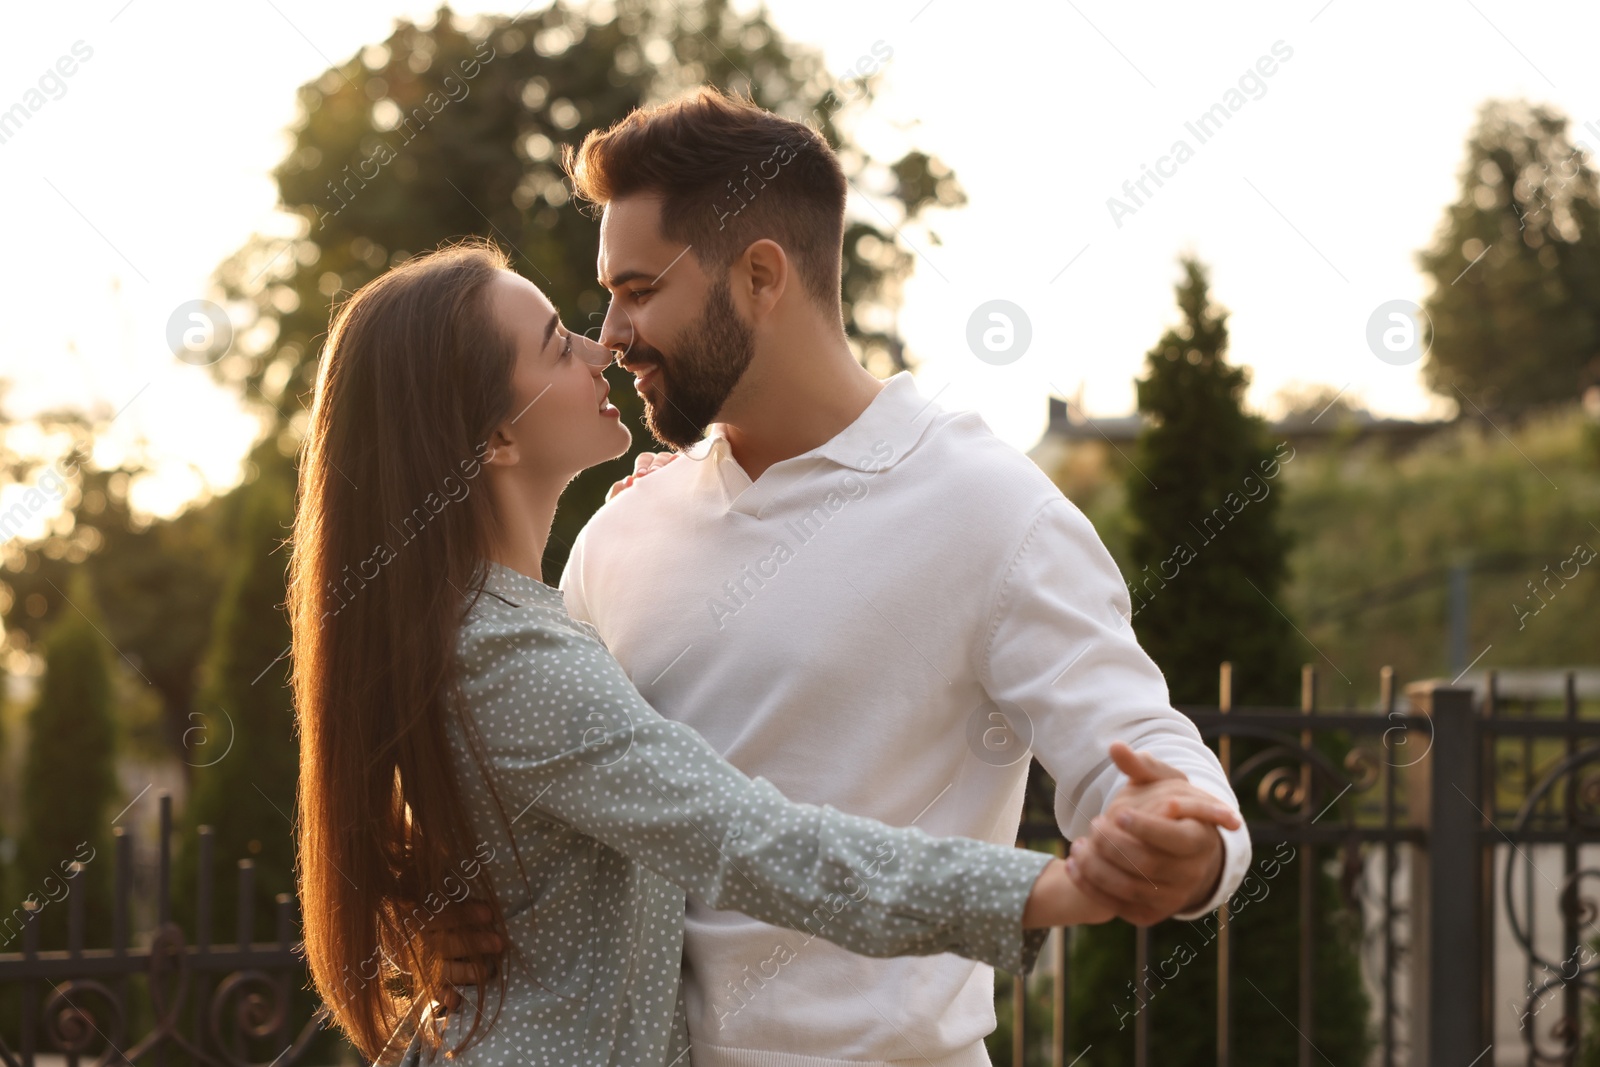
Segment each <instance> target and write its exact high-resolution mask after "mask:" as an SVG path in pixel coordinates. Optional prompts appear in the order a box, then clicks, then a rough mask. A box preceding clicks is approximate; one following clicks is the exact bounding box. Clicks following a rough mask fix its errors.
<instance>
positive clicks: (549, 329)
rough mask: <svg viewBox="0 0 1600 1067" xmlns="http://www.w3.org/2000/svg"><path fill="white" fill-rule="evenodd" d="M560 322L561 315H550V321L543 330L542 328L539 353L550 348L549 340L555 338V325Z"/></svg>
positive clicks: (552, 313)
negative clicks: (542, 335) (542, 337)
mask: <svg viewBox="0 0 1600 1067" xmlns="http://www.w3.org/2000/svg"><path fill="white" fill-rule="evenodd" d="M560 321H561V313H560V312H558V311H553V312H551V313H550V321H549V322H548V323H546V324H545V328H544V339H543V340H542V341H540V342H539V351H541V352H543V351H544V350H545V349H547V348H549V347H550V338H552V337H554V336H555V333H556V324H557V323H559V322H560Z"/></svg>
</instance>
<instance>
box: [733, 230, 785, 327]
mask: <svg viewBox="0 0 1600 1067" xmlns="http://www.w3.org/2000/svg"><path fill="white" fill-rule="evenodd" d="M735 266H736V267H737V268H738V269H737V270H735V271H733V272H731V273H732V274H733V276H734V277H736V278H737V279H738V281H737V283H736V284H735V286H734V288H735V290H736V291H735V293H734V300H735V302H736V303H742V304H745V305H746V306H747V307H748V309H749V311H750V314H751V317H752V318H758V319H759V318H762V317H764V316H765V315H766V314H767V313H768V312H770V311H771V310H772V309H773V307H775V306H776V305H777V303H778V301H779V300H780V299H782V297H783V294H784V290H786V289H787V288H788V286H789V257H788V255H787V254H785V252H784V251H783V246H782V245H780V244H778V242H776V241H774V240H772V239H771V238H768V237H763V238H762V239H761V240H759V241H756V242H755V243H753V244H752V245H750V247H749V248H746V249H745V250H744V254H743V255H742V256H740V257H739V262H738V263H737V264H735Z"/></svg>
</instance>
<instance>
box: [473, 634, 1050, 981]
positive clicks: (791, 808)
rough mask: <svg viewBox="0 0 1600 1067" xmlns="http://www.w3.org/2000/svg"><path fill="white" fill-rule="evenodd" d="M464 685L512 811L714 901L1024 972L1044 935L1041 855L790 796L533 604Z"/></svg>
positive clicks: (787, 922)
mask: <svg viewBox="0 0 1600 1067" xmlns="http://www.w3.org/2000/svg"><path fill="white" fill-rule="evenodd" d="M461 650H462V656H463V658H462V664H461V666H462V672H461V673H462V679H461V686H462V692H463V695H464V697H465V698H466V707H467V709H468V710H469V712H470V713H471V715H472V717H473V720H474V723H475V725H476V728H477V734H478V740H479V745H480V746H481V749H482V754H483V756H484V758H485V761H486V763H487V764H488V767H489V769H490V772H491V773H492V774H493V775H494V782H495V788H496V790H497V791H498V792H499V793H500V795H501V796H502V798H503V802H504V805H505V807H506V809H507V811H508V812H518V813H520V814H518V816H517V818H518V819H528V818H534V817H536V814H537V816H538V817H542V818H546V819H549V820H553V821H555V822H557V823H561V824H565V825H567V826H570V827H572V828H573V829H575V830H577V831H579V832H580V833H584V834H587V835H589V836H590V837H593V838H595V839H596V840H598V841H600V842H601V843H603V844H605V845H607V846H609V847H611V848H613V849H615V850H617V851H618V852H621V853H623V854H624V855H627V856H629V857H630V858H632V859H633V860H635V861H636V862H638V863H640V864H641V865H643V866H645V867H647V868H648V869H650V870H652V871H654V872H655V873H657V874H658V875H660V876H661V877H662V878H665V879H666V880H668V881H670V882H673V883H674V884H676V885H678V886H680V887H681V888H682V889H683V890H684V891H685V892H686V893H687V894H688V895H689V896H690V897H692V898H694V899H695V900H696V901H699V902H701V903H703V904H705V905H706V906H708V907H711V908H715V909H718V910H724V911H740V912H744V913H745V914H747V915H749V916H751V917H753V918H756V919H759V920H761V921H763V922H769V923H773V924H775V925H779V926H785V927H788V928H790V929H794V930H805V931H808V932H814V933H820V934H821V936H823V937H825V938H826V939H827V940H830V941H833V942H835V943H836V944H838V945H840V946H841V947H843V948H846V949H849V950H850V951H852V952H857V953H860V954H862V955H867V956H899V955H934V954H937V953H941V952H953V953H956V954H957V955H961V956H965V957H968V958H970V959H975V960H979V961H981V962H984V963H989V964H991V965H993V966H996V967H1000V968H1002V969H1004V970H1008V971H1011V972H1013V973H1017V974H1021V973H1026V972H1027V971H1028V970H1029V969H1030V968H1031V967H1032V966H1033V963H1034V960H1035V959H1036V957H1037V956H1038V953H1039V951H1040V949H1041V948H1042V946H1043V943H1044V940H1045V936H1046V934H1047V933H1048V931H1047V930H1044V929H1036V930H1024V929H1023V927H1022V910H1023V906H1024V904H1025V903H1026V901H1027V898H1028V894H1029V892H1030V890H1031V889H1032V887H1033V883H1034V880H1035V879H1036V878H1037V877H1038V875H1039V873H1040V872H1041V871H1042V870H1043V868H1044V867H1045V865H1046V864H1047V863H1048V862H1049V860H1050V858H1051V857H1050V856H1048V855H1047V854H1045V853H1041V852H1034V851H1030V850H1027V849H1021V848H1012V847H1007V846H1002V845H994V844H989V843H986V842H979V841H974V840H970V839H967V838H940V837H933V836H930V835H929V834H927V833H925V832H924V831H922V830H919V829H917V828H915V827H893V826H888V825H885V824H883V823H880V822H877V821H875V820H872V819H866V818H861V817H858V816H854V815H848V814H845V813H844V812H841V811H839V810H837V809H835V808H833V807H831V806H829V805H825V804H824V805H820V806H819V805H812V804H799V803H792V802H790V801H789V800H787V799H786V798H785V797H784V796H783V795H782V794H781V793H780V792H779V791H778V789H777V787H775V786H774V785H772V783H771V782H768V781H767V780H766V779H764V778H753V779H752V778H749V777H747V776H745V775H744V774H743V773H742V772H741V771H739V770H738V769H737V768H736V767H734V766H733V765H732V764H730V763H728V762H727V761H726V760H725V759H723V758H722V756H720V755H719V754H718V753H717V751H716V750H715V749H713V748H712V747H711V745H710V743H709V742H707V741H706V740H705V739H704V738H703V737H701V736H700V735H699V734H698V733H696V732H695V731H694V730H693V729H692V728H691V727H689V726H686V725H684V724H682V723H678V722H673V721H670V720H667V719H663V718H662V717H661V716H660V714H658V713H657V712H656V711H655V709H654V708H652V707H651V706H650V704H649V703H648V702H647V701H646V700H645V699H644V698H643V697H642V696H640V695H639V691H638V690H637V689H636V688H634V685H633V683H632V682H631V681H630V680H629V679H628V676H627V675H626V674H625V673H624V672H623V670H622V667H621V665H620V664H618V663H617V661H616V659H615V658H614V657H613V656H612V655H611V654H610V653H609V652H608V651H607V650H606V649H605V647H604V646H603V645H601V644H600V643H599V642H598V641H596V640H594V639H593V638H592V637H590V636H589V635H588V634H586V633H582V632H580V631H578V630H576V629H574V628H569V627H568V626H567V625H558V624H556V623H555V622H554V621H553V620H552V619H549V618H546V617H545V616H544V613H542V612H540V611H538V610H513V611H497V612H492V613H489V614H486V615H483V616H479V617H477V618H475V619H474V620H472V621H470V622H469V623H468V625H467V627H466V629H465V630H464V631H463V635H462V641H461Z"/></svg>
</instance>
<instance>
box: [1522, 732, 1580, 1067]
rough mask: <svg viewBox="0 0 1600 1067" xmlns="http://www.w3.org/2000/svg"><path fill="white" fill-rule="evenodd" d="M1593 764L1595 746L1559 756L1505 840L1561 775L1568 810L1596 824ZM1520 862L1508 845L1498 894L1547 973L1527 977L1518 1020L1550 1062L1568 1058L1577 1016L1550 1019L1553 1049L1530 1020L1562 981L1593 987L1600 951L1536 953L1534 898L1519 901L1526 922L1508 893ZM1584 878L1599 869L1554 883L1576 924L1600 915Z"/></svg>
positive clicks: (1531, 1045) (1540, 1057)
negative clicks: (1558, 956) (1561, 955)
mask: <svg viewBox="0 0 1600 1067" xmlns="http://www.w3.org/2000/svg"><path fill="white" fill-rule="evenodd" d="M1597 764H1600V748H1587V749H1584V750H1582V751H1580V752H1575V753H1573V754H1572V755H1570V756H1568V757H1566V758H1564V759H1562V760H1560V761H1559V762H1557V763H1556V764H1555V765H1554V766H1552V767H1551V768H1550V769H1549V770H1548V771H1546V772H1545V774H1544V775H1543V777H1541V778H1540V779H1539V782H1538V783H1537V784H1536V785H1535V786H1534V787H1533V788H1532V789H1530V790H1529V791H1528V795H1527V797H1526V798H1525V799H1524V800H1523V802H1522V806H1521V807H1520V808H1518V810H1517V815H1516V818H1515V820H1513V822H1512V825H1511V831H1510V833H1509V834H1508V835H1507V837H1508V839H1509V840H1512V841H1515V840H1516V838H1517V836H1518V834H1519V833H1521V832H1524V831H1526V830H1527V829H1528V828H1529V823H1530V822H1532V821H1534V820H1535V819H1536V818H1537V816H1538V814H1539V811H1540V806H1541V804H1543V803H1544V801H1545V798H1546V797H1547V796H1549V795H1551V793H1552V790H1554V788H1555V786H1556V784H1557V783H1559V782H1561V781H1563V780H1569V785H1568V788H1569V790H1571V792H1570V794H1569V798H1570V800H1571V802H1572V804H1571V810H1572V814H1573V816H1574V819H1575V820H1576V821H1577V822H1578V824H1579V825H1581V826H1584V827H1588V828H1596V827H1597V826H1600V820H1597V815H1600V765H1597ZM1519 863H1525V864H1527V865H1528V866H1529V868H1530V869H1534V868H1533V867H1532V864H1533V861H1532V859H1530V858H1529V857H1528V855H1527V853H1525V852H1523V851H1522V849H1520V848H1516V847H1513V848H1512V850H1511V853H1510V855H1509V856H1508V857H1507V860H1506V865H1505V871H1504V874H1503V876H1502V886H1501V896H1502V898H1503V899H1504V900H1505V906H1506V917H1507V919H1508V920H1509V925H1510V928H1511V936H1512V937H1513V938H1515V939H1516V941H1517V944H1518V945H1520V946H1521V947H1522V951H1523V952H1524V953H1525V954H1526V955H1527V958H1528V961H1529V962H1530V963H1531V964H1533V965H1535V966H1537V967H1539V968H1542V969H1543V970H1544V971H1545V972H1546V976H1545V977H1544V978H1543V979H1542V980H1541V981H1539V982H1538V983H1534V982H1533V981H1532V980H1531V979H1530V981H1529V985H1528V992H1527V996H1526V998H1525V999H1524V1002H1523V1007H1522V1011H1521V1013H1520V1015H1519V1021H1520V1024H1521V1025H1520V1027H1519V1029H1520V1031H1521V1033H1522V1036H1523V1041H1524V1042H1525V1043H1526V1044H1527V1046H1528V1050H1529V1053H1530V1055H1531V1056H1532V1057H1533V1058H1534V1059H1535V1060H1536V1061H1538V1062H1540V1063H1552V1064H1553V1063H1568V1062H1571V1058H1572V1056H1573V1055H1574V1054H1575V1052H1576V1051H1577V1048H1578V1040H1579V1034H1580V1033H1581V1031H1582V1025H1581V1020H1579V1019H1575V1018H1570V1017H1568V1015H1566V1014H1565V1013H1564V1014H1563V1015H1562V1017H1561V1018H1560V1019H1558V1020H1556V1021H1555V1022H1554V1023H1553V1024H1551V1026H1550V1031H1549V1032H1550V1037H1551V1038H1553V1039H1555V1040H1557V1041H1559V1042H1560V1045H1559V1047H1558V1048H1556V1049H1550V1048H1548V1047H1546V1046H1544V1045H1541V1043H1540V1038H1539V1034H1538V1029H1537V1027H1536V1026H1535V1025H1534V1022H1533V1020H1534V1019H1535V1017H1536V1016H1538V1015H1539V1013H1540V1012H1542V1011H1543V1010H1544V1002H1545V1000H1546V999H1547V998H1549V999H1555V998H1556V996H1557V995H1558V992H1560V991H1564V990H1565V989H1566V987H1567V986H1569V985H1576V986H1578V987H1579V989H1580V990H1582V989H1584V988H1585V987H1587V988H1589V989H1594V988H1597V983H1596V981H1595V980H1594V979H1593V978H1591V976H1592V975H1594V974H1595V972H1596V971H1600V956H1595V955H1594V954H1593V953H1589V954H1588V960H1587V962H1585V960H1584V959H1583V958H1582V957H1583V949H1584V946H1583V945H1582V944H1581V943H1580V944H1579V945H1578V948H1577V949H1576V950H1575V951H1574V952H1573V953H1572V954H1571V955H1569V956H1568V958H1567V959H1565V960H1563V961H1561V962H1559V963H1557V962H1553V961H1551V960H1549V959H1547V958H1546V957H1545V956H1544V955H1543V954H1542V953H1540V951H1539V950H1538V948H1537V947H1535V945H1534V944H1533V938H1532V936H1531V934H1530V932H1529V931H1530V930H1531V928H1532V925H1533V922H1532V919H1533V900H1532V898H1531V896H1530V898H1529V899H1528V900H1526V901H1524V904H1525V906H1526V907H1527V912H1528V914H1527V916H1526V919H1527V921H1526V922H1524V921H1523V917H1521V916H1519V915H1518V914H1517V908H1516V898H1515V897H1514V896H1513V895H1512V874H1513V872H1514V871H1515V870H1517V869H1518V865H1519ZM1541 877H1542V876H1541ZM1585 878H1600V869H1596V868H1593V867H1580V868H1578V869H1576V870H1574V871H1572V872H1571V873H1570V874H1568V875H1566V876H1565V877H1564V878H1563V879H1562V882H1561V885H1559V886H1556V887H1555V889H1556V902H1557V906H1558V907H1559V908H1560V910H1561V914H1562V916H1563V917H1564V918H1566V919H1568V920H1571V921H1572V922H1574V923H1575V924H1576V925H1578V926H1587V925H1590V924H1592V923H1593V922H1594V921H1595V919H1596V918H1597V917H1600V903H1597V901H1596V900H1595V898H1594V897H1592V896H1584V895H1583V893H1582V891H1581V887H1582V883H1583V880H1584V879H1585ZM1546 881H1548V879H1546ZM1574 957H1577V958H1574Z"/></svg>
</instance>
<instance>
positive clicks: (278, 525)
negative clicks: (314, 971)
mask: <svg viewBox="0 0 1600 1067" xmlns="http://www.w3.org/2000/svg"><path fill="white" fill-rule="evenodd" d="M252 460H253V462H254V464H255V465H256V467H257V469H258V472H259V473H258V476H257V477H256V479H255V480H254V481H253V482H251V483H250V484H248V485H246V486H245V487H244V488H243V490H242V501H241V507H240V508H239V510H238V512H237V514H236V516H235V521H236V523H237V527H236V533H235V536H234V537H233V538H232V540H233V543H234V545H235V552H234V569H233V573H232V574H231V575H230V576H229V578H228V583H227V586H226V587H225V589H224V591H223V594H222V599H221V601H220V602H219V603H218V605H217V614H216V622H215V624H214V626H213V628H212V644H211V648H210V650H209V652H208V654H207V658H206V663H205V667H204V670H203V678H202V681H201V688H200V695H199V698H198V699H197V701H196V704H197V709H198V710H197V711H196V713H195V718H194V724H193V726H192V727H191V728H190V729H189V731H188V732H187V733H186V734H185V739H184V758H185V759H186V760H187V761H188V762H189V763H190V765H191V766H193V767H194V768H195V771H194V792H193V794H192V796H191V798H190V801H189V804H188V809H187V812H186V816H185V818H184V820H183V824H184V830H183V841H182V843H181V846H180V849H179V857H180V859H179V863H178V864H177V867H176V871H175V875H174V882H173V889H174V898H175V900H176V901H177V902H178V907H176V908H175V909H174V914H176V915H181V916H190V917H192V915H193V912H194V908H193V905H192V902H193V900H194V894H195V885H196V878H197V872H198V868H197V864H196V859H197V857H196V851H197V850H196V848H195V847H194V844H195V840H196V838H195V833H196V829H197V828H198V827H199V826H210V827H211V828H212V830H213V832H214V833H215V835H216V836H215V841H216V846H215V860H214V862H215V867H214V869H213V872H212V874H213V877H214V882H213V885H214V886H215V887H216V889H215V890H214V892H213V895H212V900H213V906H212V914H213V916H214V923H215V926H214V929H213V936H214V937H219V938H222V939H223V940H226V941H230V942H231V941H232V940H233V933H234V931H235V929H236V928H237V926H236V909H237V899H238V895H237V892H236V891H235V889H234V886H235V884H236V883H235V878H236V877H237V873H236V872H237V862H238V861H239V860H241V859H249V860H252V861H253V862H254V864H255V922H254V931H255V933H254V936H255V937H256V938H258V939H261V940H266V939H269V938H271V937H272V936H273V934H274V930H275V925H274V914H275V912H274V908H275V905H274V903H273V899H274V897H275V896H276V894H278V893H290V892H293V890H294V838H293V824H292V822H291V821H290V816H291V815H292V813H293V812H294V796H295V792H294V791H295V779H296V773H297V760H298V755H297V753H298V749H297V745H296V741H295V735H294V715H293V700H292V698H291V695H290V690H289V688H288V675H289V657H288V654H287V649H288V645H289V622H288V617H287V616H286V615H285V613H284V607H283V605H284V601H285V598H286V592H285V589H286V585H285V582H286V577H285V568H286V566H287V564H288V550H287V548H286V547H285V546H284V544H283V542H284V540H285V539H286V538H287V537H288V535H289V523H290V521H291V518H292V516H293V490H292V488H291V484H292V483H291V481H290V479H291V478H292V471H291V469H290V467H289V464H288V461H287V460H286V459H284V457H283V456H282V455H280V454H279V453H278V451H277V448H276V445H275V443H274V442H272V441H270V440H269V441H268V442H266V443H264V444H262V445H260V446H258V447H257V448H256V450H255V452H254V453H253V454H252Z"/></svg>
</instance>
